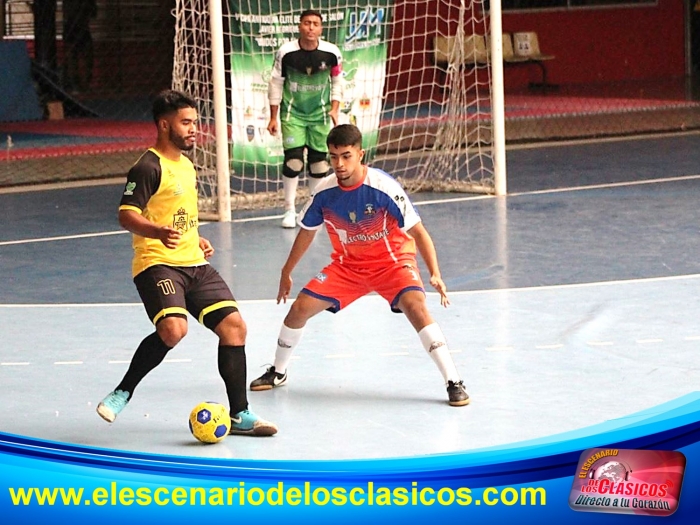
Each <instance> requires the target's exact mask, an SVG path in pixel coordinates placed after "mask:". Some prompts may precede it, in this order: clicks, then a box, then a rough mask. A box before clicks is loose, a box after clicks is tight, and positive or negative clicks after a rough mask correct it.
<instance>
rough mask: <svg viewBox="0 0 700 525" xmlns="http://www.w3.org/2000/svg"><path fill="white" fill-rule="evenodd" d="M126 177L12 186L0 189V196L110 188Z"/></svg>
mask: <svg viewBox="0 0 700 525" xmlns="http://www.w3.org/2000/svg"><path fill="white" fill-rule="evenodd" d="M125 181H126V177H110V178H108V179H90V180H74V181H67V182H51V183H48V184H31V185H26V186H13V187H9V188H0V195H2V194H5V193H29V192H36V191H47V190H67V189H70V188H89V187H92V186H110V185H112V184H124V182H125Z"/></svg>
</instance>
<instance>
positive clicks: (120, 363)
mask: <svg viewBox="0 0 700 525" xmlns="http://www.w3.org/2000/svg"><path fill="white" fill-rule="evenodd" d="M129 363H131V361H107V364H109V365H128V364H129Z"/></svg>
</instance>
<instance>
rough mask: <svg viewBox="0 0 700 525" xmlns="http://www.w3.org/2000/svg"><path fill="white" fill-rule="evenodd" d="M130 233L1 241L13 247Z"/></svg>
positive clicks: (88, 234)
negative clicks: (15, 245)
mask: <svg viewBox="0 0 700 525" xmlns="http://www.w3.org/2000/svg"><path fill="white" fill-rule="evenodd" d="M123 233H129V232H128V231H126V230H119V231H113V232H101V233H81V234H79V235H61V236H58V237H41V238H38V239H20V240H17V241H0V246H11V245H13V244H31V243H34V242H51V241H66V240H71V239H88V238H90V237H106V236H108V235H121V234H123Z"/></svg>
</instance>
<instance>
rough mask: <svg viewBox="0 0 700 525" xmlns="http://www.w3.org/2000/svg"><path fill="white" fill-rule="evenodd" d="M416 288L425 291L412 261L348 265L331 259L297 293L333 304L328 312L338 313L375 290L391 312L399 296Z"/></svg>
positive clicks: (396, 307)
mask: <svg viewBox="0 0 700 525" xmlns="http://www.w3.org/2000/svg"><path fill="white" fill-rule="evenodd" d="M410 290H419V291H421V292H424V293H425V289H424V287H423V281H422V280H421V278H420V273H419V272H418V267H417V266H416V261H415V260H403V261H399V262H396V263H394V264H391V265H388V266H383V267H381V268H348V267H347V266H346V265H343V264H340V263H339V262H337V261H333V262H332V263H331V264H329V265H328V266H326V267H325V268H324V269H323V270H321V271H320V272H319V273H318V274H316V277H314V278H313V279H311V280H310V281H309V282H308V283H306V286H304V288H302V290H301V293H305V294H307V295H310V296H311V297H315V298H316V299H321V300H322V301H328V302H330V303H333V306H331V307H330V308H328V311H329V312H333V313H336V312H339V311H340V310H342V309H343V308H345V307H346V306H348V305H349V304H350V303H352V302H353V301H355V300H357V299H359V298H360V297H363V296H365V295H367V294H369V293H371V292H376V293H378V294H379V295H381V296H382V297H383V298H384V299H386V300H387V301H388V302H389V305H390V306H391V310H392V311H393V312H397V313H401V310H399V308H398V304H399V299H401V295H403V294H404V293H406V292H408V291H410Z"/></svg>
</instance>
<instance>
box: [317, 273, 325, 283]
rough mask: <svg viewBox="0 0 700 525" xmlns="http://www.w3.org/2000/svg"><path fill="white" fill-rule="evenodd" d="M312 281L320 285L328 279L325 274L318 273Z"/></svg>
mask: <svg viewBox="0 0 700 525" xmlns="http://www.w3.org/2000/svg"><path fill="white" fill-rule="evenodd" d="M314 279H316V280H317V281H318V282H320V283H322V282H324V281H325V280H326V279H328V276H327V275H326V274H325V273H323V272H318V273H317V274H316V277H314Z"/></svg>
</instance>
